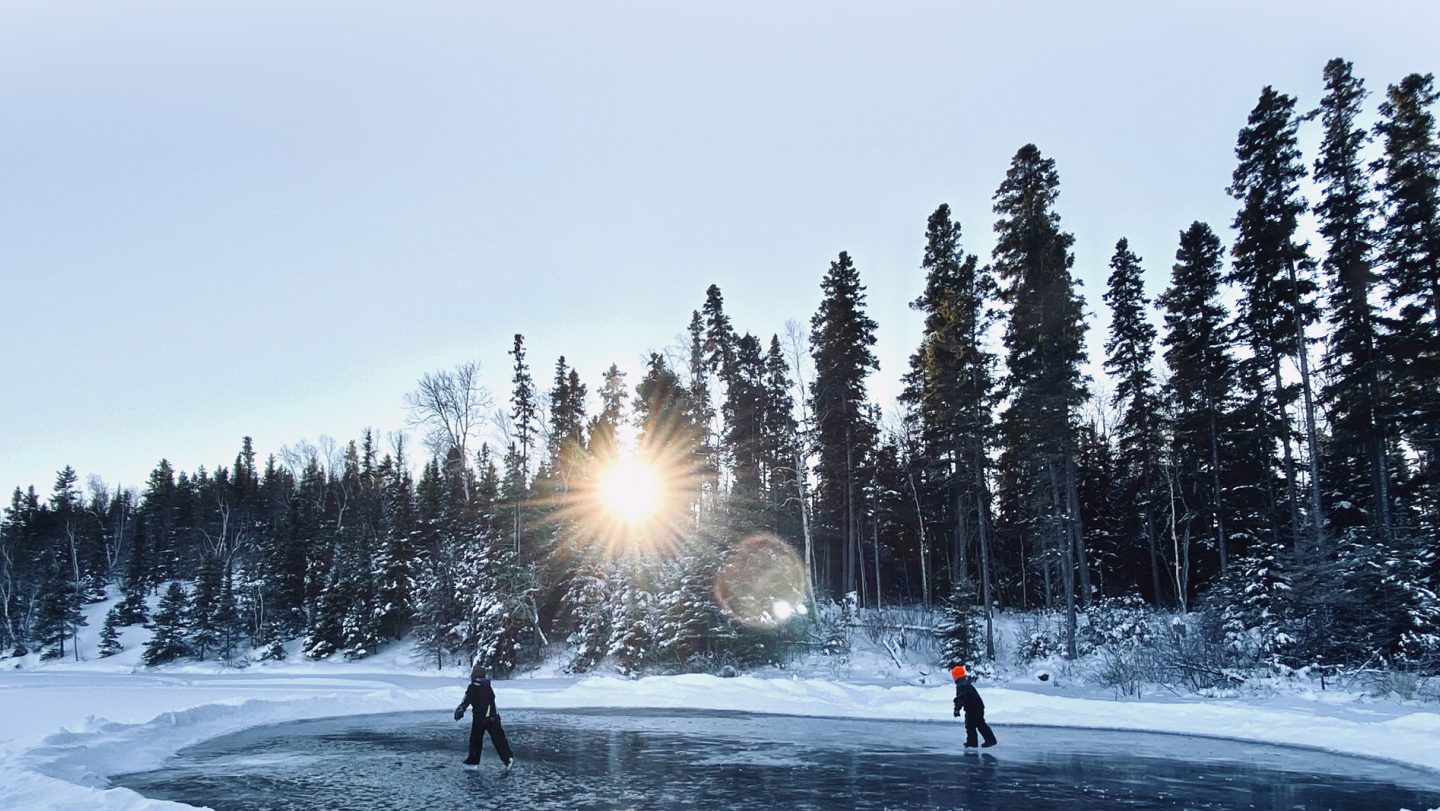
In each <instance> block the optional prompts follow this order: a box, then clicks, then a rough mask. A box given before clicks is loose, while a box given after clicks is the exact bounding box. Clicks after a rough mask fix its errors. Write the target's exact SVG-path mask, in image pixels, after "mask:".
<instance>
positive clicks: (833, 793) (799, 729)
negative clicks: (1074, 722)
mask: <svg viewBox="0 0 1440 811" xmlns="http://www.w3.org/2000/svg"><path fill="white" fill-rule="evenodd" d="M505 724H506V728H507V731H509V732H510V738H511V742H512V744H513V745H514V747H515V751H516V758H517V766H516V769H515V771H514V772H513V773H511V774H509V775H504V774H502V772H501V771H500V768H499V762H498V760H497V759H496V758H495V756H494V752H493V751H487V752H486V756H485V758H483V759H482V762H481V766H480V769H479V770H478V771H467V770H463V769H461V767H460V759H461V758H462V757H463V750H464V738H465V734H466V732H467V727H466V726H464V725H456V724H454V723H453V722H449V721H448V720H446V719H445V718H444V716H443V714H431V713H392V714H387V715H374V716H361V717H346V718H335V719H320V720H315V721H305V722H297V723H289V724H281V725H276V726H272V727H262V728H258V729H252V730H248V731H246V732H241V733H237V734H235V735H229V736H226V737H223V738H217V739H215V740H213V741H210V742H207V743H205V744H201V745H199V746H196V747H192V748H191V749H189V750H186V751H185V752H182V753H181V755H180V756H179V757H178V758H176V759H175V761H174V764H173V767H172V768H168V769H164V770H160V771H155V772H146V773H141V774H132V775H124V776H121V777H119V778H116V779H115V781H114V782H115V783H116V784H118V785H123V786H127V787H130V788H133V789H135V790H137V791H139V792H141V793H143V794H146V795H147V796H151V797H156V798H162V799H169V800H179V801H183V802H188V803H191V804H193V805H208V806H210V807H212V808H215V809H217V811H229V810H230V809H236V810H237V811H239V810H241V809H262V808H263V809H274V810H275V811H284V810H285V809H296V811H298V810H299V809H306V810H307V811H308V809H313V808H348V809H355V811H376V810H377V809H397V811H398V809H407V811H423V809H445V811H451V810H452V809H456V808H497V809H499V808H503V809H507V811H510V810H511V809H522V808H530V809H625V808H637V809H639V808H647V809H668V808H691V809H757V810H758V809H764V811H774V809H779V808H784V809H792V808H793V809H875V810H876V811H879V809H901V808H927V809H928V808H964V809H977V810H980V809H995V810H996V811H999V809H1004V811H1021V809H1027V808H1045V809H1051V808H1066V809H1082V810H1084V809H1095V810H1096V811H1098V810H1099V809H1105V810H1106V811H1109V810H1110V809H1113V808H1117V807H1123V808H1127V809H1149V808H1156V809H1158V808H1187V809H1204V808H1215V809H1220V808H1225V809H1230V808H1247V807H1257V808H1286V809H1327V808H1415V809H1419V808H1434V807H1437V806H1440V781H1437V779H1436V777H1435V776H1434V775H1432V774H1430V773H1428V772H1423V771H1420V770H1417V769H1411V768H1408V767H1403V766H1398V765H1392V764H1387V763H1383V762H1379V761H1370V760H1365V759H1363V758H1346V757H1341V756H1338V755H1330V754H1325V753H1322V752H1316V751H1310V750H1303V749H1295V748H1286V747H1276V746H1264V745H1258V744H1246V743H1239V742H1235V741H1226V740H1217V739H1206V738H1188V737H1181V736H1174V735H1157V734H1146V733H1128V732H1108V731H1095V730H1076V729H1057V728H1044V727H1014V726H1011V727H1004V728H1001V729H999V730H997V731H998V732H999V734H1000V735H1001V746H1000V747H997V748H996V749H993V750H987V751H986V752H985V753H983V754H977V753H975V752H974V750H971V751H969V752H965V751H964V750H962V748H961V746H960V744H961V743H962V742H963V729H962V728H961V727H960V726H959V725H958V724H950V723H916V722H896V721H863V720H844V719H832V718H810V717H785V716H766V715H749V714H744V713H718V712H703V713H702V712H683V711H664V710H649V711H626V712H619V711H569V712H563V711H534V710H532V711H514V712H509V713H506V715H505Z"/></svg>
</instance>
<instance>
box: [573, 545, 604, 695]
mask: <svg viewBox="0 0 1440 811" xmlns="http://www.w3.org/2000/svg"><path fill="white" fill-rule="evenodd" d="M562 603H563V616H564V622H565V627H568V628H569V629H570V632H569V635H568V638H567V639H566V643H567V645H568V647H569V649H570V650H571V651H572V652H573V653H572V658H571V659H570V662H569V664H567V665H566V666H565V670H566V672H567V673H588V672H590V671H591V670H594V669H595V667H596V666H597V665H599V664H600V662H601V660H603V659H604V658H605V656H606V654H607V653H608V652H609V647H610V636H611V634H612V633H613V630H614V629H613V627H612V624H611V616H610V610H611V607H612V606H613V605H614V600H613V598H612V595H611V583H610V577H609V575H608V572H607V570H606V568H605V567H604V566H602V565H600V563H599V561H597V560H593V559H590V556H587V558H586V560H584V561H582V562H581V563H580V564H579V565H577V566H576V570H575V573H574V575H573V576H572V577H571V578H570V582H569V585H568V587H567V588H566V591H565V596H564V598H563V601H562Z"/></svg>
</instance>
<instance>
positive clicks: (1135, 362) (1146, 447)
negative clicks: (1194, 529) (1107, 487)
mask: <svg viewBox="0 0 1440 811" xmlns="http://www.w3.org/2000/svg"><path fill="white" fill-rule="evenodd" d="M1142 274H1143V270H1142V268H1141V267H1140V257H1138V256H1136V255H1135V254H1134V253H1132V252H1131V251H1130V243H1129V241H1128V240H1126V239H1123V238H1122V239H1121V240H1120V241H1119V242H1116V243H1115V255H1114V256H1113V257H1112V258H1111V259H1110V279H1109V285H1108V289H1107V290H1106V292H1105V295H1104V299H1105V302H1106V303H1107V304H1109V305H1110V311H1111V318H1110V336H1109V338H1108V339H1107V340H1106V341H1105V369H1106V371H1108V372H1110V374H1112V375H1114V377H1115V392H1114V394H1112V395H1111V398H1110V403H1111V405H1112V406H1114V407H1115V408H1117V409H1119V410H1120V425H1119V426H1118V427H1119V436H1118V437H1117V439H1118V442H1119V452H1120V458H1119V460H1118V461H1119V466H1120V470H1121V471H1122V478H1123V482H1122V483H1120V485H1119V486H1120V487H1121V490H1122V492H1123V493H1124V494H1125V495H1126V496H1128V497H1129V498H1128V499H1126V500H1128V501H1129V502H1130V503H1133V504H1135V505H1136V506H1138V507H1139V508H1140V512H1139V515H1134V514H1133V513H1132V514H1131V515H1130V516H1125V517H1122V520H1125V524H1128V526H1126V529H1130V530H1134V529H1138V530H1139V532H1136V533H1134V534H1133V535H1131V537H1134V536H1135V535H1138V536H1139V537H1143V538H1144V539H1145V544H1146V547H1147V551H1148V552H1149V557H1150V581H1151V595H1152V598H1153V599H1154V601H1155V602H1156V603H1157V604H1158V603H1159V601H1160V594H1161V580H1160V555H1159V550H1158V549H1157V548H1156V505H1157V501H1158V499H1157V489H1156V488H1157V487H1158V485H1159V483H1160V478H1161V476H1162V474H1161V472H1160V469H1159V468H1160V457H1161V451H1162V447H1161V445H1162V443H1163V441H1164V438H1163V434H1162V427H1163V425H1162V420H1161V412H1160V397H1159V393H1158V392H1157V390H1156V386H1155V374H1154V370H1153V369H1152V368H1151V362H1152V361H1153V360H1154V358H1155V326H1154V325H1153V324H1151V323H1150V319H1149V318H1148V317H1147V311H1148V309H1149V304H1150V302H1149V301H1148V300H1147V299H1146V298H1145V285H1144V279H1143V276H1142ZM1126 519H1129V520H1126ZM1137 523H1138V527H1137V526H1136V524H1137Z"/></svg>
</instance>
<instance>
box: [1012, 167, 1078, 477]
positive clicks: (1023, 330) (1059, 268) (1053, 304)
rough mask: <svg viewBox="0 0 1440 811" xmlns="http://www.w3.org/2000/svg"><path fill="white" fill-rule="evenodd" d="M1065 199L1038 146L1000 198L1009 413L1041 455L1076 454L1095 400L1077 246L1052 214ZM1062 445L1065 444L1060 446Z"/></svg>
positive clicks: (1013, 176)
mask: <svg viewBox="0 0 1440 811" xmlns="http://www.w3.org/2000/svg"><path fill="white" fill-rule="evenodd" d="M1059 194H1060V176H1059V175H1058V174H1057V173H1056V171H1055V161H1054V160H1051V159H1048V158H1045V157H1043V156H1041V154H1040V150H1039V149H1037V148H1036V147H1035V145H1034V144H1026V145H1025V146H1023V147H1021V148H1020V151H1019V152H1017V153H1015V157H1014V159H1012V160H1011V162H1010V169H1009V171H1008V172H1006V174H1005V180H1004V182H1002V183H1001V184H1000V188H999V189H998V190H997V191H996V192H995V204H994V210H995V213H996V214H998V215H1000V219H999V220H998V221H996V223H995V232H996V234H997V235H998V239H997V241H996V244H995V250H994V254H993V256H994V260H995V271H996V273H997V274H998V275H999V277H1000V279H1001V281H1002V282H1003V286H1002V288H1001V291H1000V295H1001V298H1002V300H1003V301H1005V302H1006V303H1007V304H1009V305H1010V319H1009V322H1008V323H1007V325H1006V329H1005V348H1006V350H1007V352H1008V354H1007V358H1006V367H1007V368H1008V370H1009V376H1008V378H1007V381H1006V385H1007V387H1008V389H1009V391H1010V393H1011V395H1012V397H1013V398H1014V399H1013V400H1012V406H1011V408H1010V409H1009V411H1008V412H1007V413H1008V414H1010V415H1011V416H1012V417H1015V418H1017V419H1020V420H1023V421H1025V422H1027V423H1028V424H1029V425H1030V426H1031V429H1032V430H1031V431H1028V432H1027V433H1029V434H1030V435H1031V436H1033V437H1034V438H1035V440H1036V442H1037V444H1036V446H1035V447H1034V450H1036V451H1039V452H1042V453H1058V452H1062V451H1066V450H1069V448H1068V445H1069V443H1070V440H1071V439H1073V437H1072V436H1071V434H1072V431H1071V427H1072V426H1071V420H1072V417H1073V416H1074V410H1075V409H1076V408H1077V407H1078V406H1079V405H1080V404H1081V403H1082V402H1084V401H1085V399H1086V398H1087V397H1088V396H1089V392H1088V389H1087V385H1086V384H1087V381H1086V378H1085V376H1084V374H1083V373H1082V372H1081V367H1082V365H1083V364H1084V362H1085V318H1084V307H1085V302H1084V299H1083V298H1081V296H1080V295H1079V294H1078V293H1077V292H1076V290H1075V288H1076V285H1077V283H1076V281H1075V279H1074V278H1073V277H1072V276H1071V274H1070V268H1071V266H1072V265H1073V264H1074V261H1075V257H1074V256H1073V255H1072V254H1071V252H1070V248H1071V246H1072V245H1073V244H1074V242H1075V238H1074V237H1073V236H1071V235H1070V234H1067V233H1065V232H1063V231H1061V230H1060V215H1059V214H1058V213H1056V212H1055V211H1054V210H1053V209H1052V206H1053V205H1054V203H1055V200H1056V199H1057V198H1058V197H1059ZM1057 443H1058V444H1057Z"/></svg>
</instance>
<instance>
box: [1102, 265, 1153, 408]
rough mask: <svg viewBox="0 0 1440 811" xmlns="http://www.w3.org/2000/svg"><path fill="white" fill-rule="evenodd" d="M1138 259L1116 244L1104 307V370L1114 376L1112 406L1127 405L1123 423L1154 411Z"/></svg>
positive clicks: (1150, 344) (1150, 326) (1150, 328)
mask: <svg viewBox="0 0 1440 811" xmlns="http://www.w3.org/2000/svg"><path fill="white" fill-rule="evenodd" d="M1142 273H1143V269H1142V268H1141V267H1140V257H1138V256H1136V255H1135V254H1134V253H1132V252H1131V251H1130V242H1129V240H1127V239H1124V238H1121V239H1120V241H1119V242H1116V243H1115V255H1114V256H1113V257H1111V259H1110V281H1109V286H1108V289H1107V290H1106V292H1105V295H1104V296H1103V297H1102V298H1104V300H1105V303H1107V304H1109V305H1110V310H1111V318H1110V337H1109V338H1108V339H1106V341H1105V354H1106V358H1105V368H1106V370H1108V371H1109V372H1110V373H1111V374H1113V375H1115V377H1116V378H1117V379H1116V382H1115V393H1114V394H1113V395H1112V396H1111V403H1112V404H1113V405H1116V406H1123V405H1126V404H1129V405H1130V407H1131V411H1132V412H1133V411H1136V410H1137V409H1143V413H1127V414H1126V417H1125V419H1126V421H1127V422H1129V421H1130V420H1132V419H1145V418H1146V417H1147V416H1148V415H1150V414H1152V413H1153V411H1154V405H1155V403H1154V401H1153V398H1152V393H1153V390H1154V382H1155V375H1154V373H1153V372H1152V371H1151V369H1150V361H1151V360H1152V359H1153V358H1154V357H1155V325H1153V324H1151V323H1150V319H1148V318H1147V317H1146V312H1147V311H1148V310H1149V304H1150V302H1149V301H1147V300H1146V298H1145V283H1144V279H1143V278H1142V276H1141V274H1142Z"/></svg>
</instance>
